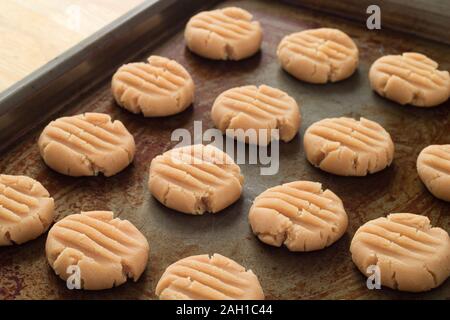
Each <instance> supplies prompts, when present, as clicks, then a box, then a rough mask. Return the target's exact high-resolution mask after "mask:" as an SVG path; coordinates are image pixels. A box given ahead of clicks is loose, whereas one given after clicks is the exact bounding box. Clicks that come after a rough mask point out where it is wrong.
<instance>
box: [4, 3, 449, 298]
mask: <svg viewBox="0 0 450 320" xmlns="http://www.w3.org/2000/svg"><path fill="white" fill-rule="evenodd" d="M225 5H227V6H230V5H238V6H241V7H242V8H244V9H247V10H249V11H250V12H252V13H253V14H254V16H255V18H256V19H257V20H259V21H261V23H262V25H263V28H264V42H263V46H262V50H261V52H260V53H258V54H257V55H255V56H253V57H251V58H249V59H247V60H244V61H240V62H218V61H209V60H206V59H203V58H200V57H198V56H196V55H194V54H192V53H190V52H189V51H188V50H186V48H185V45H184V42H183V30H182V29H180V30H178V31H177V33H176V34H174V35H173V36H172V37H171V38H169V39H168V40H167V41H164V42H163V43H161V44H160V46H158V47H157V48H155V49H153V50H150V51H147V52H143V53H142V54H141V55H140V57H139V59H140V60H144V59H145V57H146V56H148V55H150V54H159V55H164V56H167V57H169V58H172V59H176V60H177V61H179V62H180V63H181V64H183V65H184V66H185V67H186V68H187V70H188V71H189V72H190V73H191V74H192V77H193V79H194V81H195V84H196V100H195V103H194V105H193V107H192V108H189V109H188V110H186V111H184V112H183V113H181V114H178V115H175V116H172V117H167V118H163V119H145V118H143V117H141V116H139V115H133V114H131V113H129V112H127V111H125V110H123V109H121V108H119V107H117V105H116V104H115V103H114V100H113V97H112V95H111V93H110V83H109V80H105V81H103V82H102V83H101V84H100V85H98V86H96V87H95V88H93V89H91V90H90V91H88V92H87V93H85V94H83V95H82V96H77V97H76V99H73V97H72V99H71V100H70V101H71V102H70V103H69V104H68V105H67V106H66V107H65V109H64V111H63V114H77V113H80V112H85V111H97V112H106V113H109V114H111V115H112V117H113V118H115V119H120V120H121V121H123V122H124V124H125V125H126V126H127V128H128V129H129V130H130V131H131V133H132V134H133V135H134V137H135V140H136V144H137V153H136V158H135V161H134V163H133V164H132V165H131V166H129V167H128V168H127V169H126V170H124V171H123V172H121V173H119V174H118V175H116V176H113V177H110V178H104V177H101V176H100V177H90V178H71V177H66V176H63V175H60V174H58V173H56V172H54V171H52V170H51V169H49V168H47V167H46V166H45V164H44V163H43V162H42V160H41V158H40V156H39V151H38V148H37V144H36V140H37V137H38V135H39V133H40V131H41V130H42V127H41V128H38V129H37V130H35V131H34V132H31V133H29V134H27V135H26V136H23V137H21V138H20V139H19V140H18V141H17V142H16V143H15V145H14V146H13V147H11V148H9V149H8V150H7V151H6V152H4V153H3V154H2V157H1V159H0V172H2V173H8V174H26V175H29V176H31V177H33V178H36V179H38V180H39V181H41V182H42V183H43V185H44V186H45V187H46V188H47V189H48V190H49V191H50V193H51V194H52V196H53V197H54V198H55V201H56V211H57V218H58V219H61V218H62V217H64V216H66V215H69V214H73V213H78V212H80V211H81V210H102V209H107V210H113V211H114V212H115V213H116V214H117V215H119V216H120V217H121V218H125V219H129V220H130V221H131V222H133V223H134V224H135V225H136V226H137V227H138V228H139V229H140V230H142V232H143V233H144V234H145V236H146V237H147V238H148V241H149V243H150V248H151V249H150V259H149V263H148V267H147V270H146V272H145V273H144V274H143V275H142V277H141V279H140V280H139V281H138V282H137V283H132V282H128V283H126V284H125V285H122V286H120V287H118V288H114V289H111V290H106V291H101V292H83V291H70V290H68V289H67V288H66V287H65V283H64V281H62V280H60V279H59V277H57V276H56V275H55V274H54V272H53V270H51V268H50V267H49V266H48V265H47V262H46V259H45V252H44V244H45V239H46V236H45V235H43V236H41V237H40V238H38V239H37V240H34V241H31V242H29V243H27V244H24V245H21V246H14V247H6V248H0V298H1V299H112V298H114V299H148V298H150V299H153V298H156V297H155V293H154V289H155V286H156V283H157V281H158V279H159V277H160V276H161V274H162V273H163V271H164V269H165V268H166V267H167V266H168V265H169V264H171V263H173V262H175V261H176V260H178V259H179V258H181V257H185V256H189V255H194V254H203V253H214V252H218V253H221V254H223V255H225V256H228V257H230V258H233V259H234V260H236V261H237V262H239V263H241V264H242V265H244V266H246V267H247V268H250V269H252V270H253V271H254V272H255V273H256V274H257V275H258V277H259V279H260V281H261V284H262V287H263V288H264V292H265V294H266V296H267V298H268V299H406V298H408V299H438V298H440V299H449V298H450V281H447V282H445V283H444V284H443V285H442V286H440V287H439V288H437V289H435V290H432V291H430V292H426V293H420V294H409V293H403V292H397V291H393V290H390V289H382V290H368V289H367V288H366V286H365V277H364V276H363V275H362V274H361V273H360V272H359V271H358V270H357V269H356V267H355V266H354V265H353V263H352V261H351V257H350V253H349V245H350V241H351V238H352V236H353V234H354V233H355V231H356V229H357V228H358V227H359V226H360V225H362V224H363V223H364V222H366V221H368V220H370V219H374V218H377V217H380V216H384V215H386V214H387V213H390V212H413V213H420V214H424V215H427V216H428V217H429V218H430V219H431V221H432V223H433V225H436V226H439V227H441V228H443V229H445V230H446V231H450V205H449V204H448V203H445V202H443V201H440V200H437V199H435V198H434V197H433V196H432V195H431V194H430V193H428V192H427V190H426V189H425V187H424V186H423V185H422V183H421V182H420V180H419V178H418V176H417V174H416V169H415V162H416V157H417V155H418V153H419V152H420V150H422V148H424V147H425V146H427V145H429V144H433V143H437V144H442V143H449V142H450V102H446V103H445V104H444V105H442V106H439V107H436V108H432V109H420V108H413V107H408V106H400V105H397V104H395V103H391V102H389V101H387V100H385V99H382V98H381V97H379V96H377V95H376V94H375V93H373V92H372V91H371V89H370V87H369V83H368V78H367V73H368V69H369V66H370V64H371V63H372V62H373V61H374V60H375V59H376V58H378V57H379V56H381V55H384V54H388V53H394V54H397V53H401V52H404V51H412V50H413V51H419V52H423V53H424V54H426V55H429V56H430V57H432V58H433V59H435V60H436V61H439V63H440V64H441V68H442V69H447V70H448V69H450V48H449V47H448V46H445V45H442V44H439V43H435V42H430V41H426V40H421V39H417V38H415V37H412V36H408V35H405V34H401V33H396V32H390V31H388V30H382V31H377V32H373V31H368V30H367V29H366V28H365V24H361V23H355V22H350V21H347V20H344V19H341V18H337V17H334V16H328V15H324V14H322V13H318V12H314V11H310V10H307V9H303V8H298V7H293V6H289V5H283V4H280V3H279V2H274V1H254V0H248V1H247V0H246V1H227V2H226V3H221V4H219V6H225ZM321 26H328V27H335V28H339V29H342V30H343V31H345V32H346V33H348V34H349V35H350V36H351V37H352V38H353V39H354V40H355V41H356V43H357V45H358V47H359V49H360V60H361V63H360V67H359V69H358V71H357V72H356V74H354V75H353V76H352V77H350V78H349V79H347V80H345V81H342V82H339V83H335V84H327V85H312V84H306V83H303V82H300V81H298V80H296V79H294V78H292V77H291V76H289V75H288V74H287V73H285V72H284V71H282V70H281V68H280V66H279V64H278V63H277V60H276V54H275V50H276V46H277V44H278V42H279V41H280V40H281V38H282V37H283V36H284V35H285V34H288V33H291V32H294V31H299V30H303V29H307V28H316V27H321ZM132 54H133V52H130V56H131V55H132ZM114 64H117V61H111V65H114ZM114 68H115V67H111V68H110V70H108V74H109V75H111V74H112V73H113V72H114ZM93 76H95V75H93ZM261 83H265V84H268V85H270V86H274V87H277V88H280V89H282V90H285V91H287V92H288V93H289V94H290V95H291V96H293V97H294V98H295V99H296V100H297V101H298V102H299V104H300V105H301V111H302V115H303V123H302V127H301V130H300V134H299V135H298V136H297V137H296V138H295V139H294V140H293V141H291V142H290V143H281V144H280V168H281V169H280V172H279V174H278V175H276V176H260V175H259V167H258V166H256V165H241V168H242V172H243V174H244V176H245V178H246V181H245V188H244V192H243V194H242V197H241V198H240V200H239V201H237V202H236V203H235V204H233V205H232V206H230V207H229V208H227V209H225V210H224V211H222V212H220V213H218V214H215V215H213V214H206V215H204V216H189V215H185V214H181V213H177V212H174V211H172V210H170V209H167V208H165V207H163V206H162V205H161V204H159V203H158V202H157V201H156V200H155V199H153V198H152V197H151V195H150V194H149V192H148V190H147V186H146V185H147V175H148V174H147V173H148V168H149V165H150V161H151V160H152V159H153V157H155V156H156V155H158V154H160V153H162V152H163V151H166V150H168V149H170V148H171V147H172V146H173V145H174V144H175V142H171V141H170V136H171V132H172V131H173V130H175V129H177V128H187V129H189V130H192V128H193V121H194V120H202V121H203V126H204V128H209V127H212V122H211V120H210V108H211V105H212V103H213V101H214V99H215V97H216V96H217V95H218V94H219V93H221V92H222V91H224V90H226V89H228V88H231V87H234V86H239V85H245V84H261ZM333 116H351V117H359V116H364V117H367V118H369V119H372V120H375V121H377V122H379V123H380V124H381V125H383V126H384V127H385V128H386V129H387V130H388V131H389V132H390V133H391V135H392V138H393V140H394V142H395V146H396V152H395V160H394V163H393V165H392V166H391V167H390V168H388V169H386V170H384V171H382V172H379V173H377V174H374V175H370V176H367V177H364V178H349V177H338V176H334V175H331V174H327V173H324V172H321V171H320V170H317V169H315V168H313V167H312V166H311V165H309V164H308V163H307V161H306V159H305V155H304V152H303V148H302V137H303V133H304V131H305V129H306V128H307V127H308V126H309V125H310V124H311V123H313V122H315V121H317V120H319V119H322V118H325V117H333ZM300 179H306V180H313V181H320V182H322V183H323V184H324V186H325V187H326V188H330V189H331V190H333V191H334V192H336V193H337V194H338V195H339V196H340V197H341V198H342V200H343V202H344V205H345V207H346V210H347V213H348V215H349V220H350V223H349V227H348V230H347V232H346V234H345V235H344V236H343V237H342V239H340V240H339V241H338V242H337V243H335V244H334V245H332V246H331V247H329V248H327V249H324V250H321V251H317V252H312V253H291V252H289V251H288V250H286V249H285V248H274V247H271V246H268V245H265V244H263V243H261V242H260V241H258V240H257V238H256V237H255V236H253V235H252V233H251V230H250V228H249V225H248V222H247V213H248V210H249V207H250V205H251V203H252V200H253V199H254V198H255V196H256V195H258V194H259V193H260V192H262V191H263V190H265V189H266V188H268V187H271V186H274V185H277V184H280V183H284V182H288V181H293V180H300Z"/></svg>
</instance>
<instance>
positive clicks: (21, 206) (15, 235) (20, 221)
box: [0, 174, 54, 246]
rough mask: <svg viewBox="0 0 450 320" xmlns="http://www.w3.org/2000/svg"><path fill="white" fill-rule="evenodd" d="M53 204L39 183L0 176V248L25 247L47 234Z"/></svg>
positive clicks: (22, 177) (51, 218)
mask: <svg viewBox="0 0 450 320" xmlns="http://www.w3.org/2000/svg"><path fill="white" fill-rule="evenodd" d="M53 218H54V202H53V198H51V197H50V195H49V193H48V191H47V190H46V189H45V188H44V187H43V186H42V184H40V183H39V182H38V181H36V180H34V179H31V178H29V177H26V176H11V175H6V174H0V246H9V245H13V244H22V243H24V242H27V241H29V240H33V239H36V238H37V237H39V236H40V235H41V234H43V233H44V232H45V231H47V229H48V227H49V226H50V224H51V223H52V222H53Z"/></svg>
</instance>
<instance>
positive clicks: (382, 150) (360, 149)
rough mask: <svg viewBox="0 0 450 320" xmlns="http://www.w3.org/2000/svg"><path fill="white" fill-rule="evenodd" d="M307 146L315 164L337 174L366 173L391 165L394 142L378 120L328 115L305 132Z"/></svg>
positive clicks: (306, 151)
mask: <svg viewBox="0 0 450 320" xmlns="http://www.w3.org/2000/svg"><path fill="white" fill-rule="evenodd" d="M304 148H305V153H306V157H307V159H308V161H309V162H310V163H311V164H313V165H314V166H316V167H318V168H320V169H322V170H324V171H327V172H330V173H334V174H337V175H343V176H365V175H367V174H368V173H375V172H378V171H380V170H383V169H384V168H386V167H387V166H389V165H390V164H391V162H392V160H393V156H394V143H393V142H392V139H391V137H390V135H389V133H388V132H386V130H385V129H384V128H383V127H381V126H380V125H379V124H378V123H376V122H373V121H370V120H367V119H365V118H361V119H360V120H355V119H352V118H345V117H341V118H329V119H323V120H320V121H318V122H315V123H313V124H312V125H311V126H310V127H309V128H308V129H307V130H306V132H305V136H304Z"/></svg>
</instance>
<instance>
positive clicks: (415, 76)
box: [369, 52, 450, 107]
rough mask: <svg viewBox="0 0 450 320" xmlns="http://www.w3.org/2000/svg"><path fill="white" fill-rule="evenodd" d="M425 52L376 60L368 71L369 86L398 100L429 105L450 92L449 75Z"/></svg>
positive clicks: (399, 101)
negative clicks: (424, 53)
mask: <svg viewBox="0 0 450 320" xmlns="http://www.w3.org/2000/svg"><path fill="white" fill-rule="evenodd" d="M438 66H439V65H438V63H437V62H435V61H433V60H431V59H430V58H428V57H427V56H425V55H423V54H420V53H415V52H406V53H403V54H402V55H388V56H384V57H381V58H379V59H378V60H376V61H375V62H374V63H373V64H372V66H371V67H370V71H369V80H370V85H371V86H372V89H373V90H375V91H376V92H377V93H378V94H379V95H380V96H382V97H385V98H388V99H390V100H392V101H395V102H398V103H400V104H410V105H413V106H416V107H433V106H436V105H438V104H441V103H443V102H444V101H446V100H447V99H448V97H449V95H450V75H449V73H448V71H441V70H438Z"/></svg>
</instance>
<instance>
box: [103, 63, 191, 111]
mask: <svg viewBox="0 0 450 320" xmlns="http://www.w3.org/2000/svg"><path fill="white" fill-rule="evenodd" d="M147 62H148V63H145V62H134V63H129V64H125V65H123V66H122V67H120V68H119V69H118V70H117V72H116V73H115V74H114V76H113V78H112V84H111V89H112V93H113V95H114V98H115V99H116V101H117V103H118V104H119V105H120V106H122V107H124V108H125V109H127V110H129V111H131V112H133V113H142V114H143V115H144V116H146V117H160V116H169V115H173V114H176V113H179V112H181V111H183V110H185V109H186V108H187V107H188V106H189V105H191V104H192V102H193V101H194V82H193V81H192V78H191V76H190V75H189V73H188V72H187V71H186V69H185V68H184V67H183V66H182V65H180V64H179V63H178V62H176V61H175V60H170V59H167V58H165V57H159V56H151V57H150V58H148V60H147Z"/></svg>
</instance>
